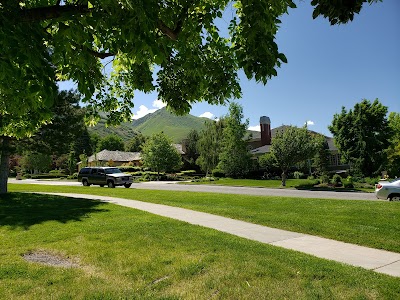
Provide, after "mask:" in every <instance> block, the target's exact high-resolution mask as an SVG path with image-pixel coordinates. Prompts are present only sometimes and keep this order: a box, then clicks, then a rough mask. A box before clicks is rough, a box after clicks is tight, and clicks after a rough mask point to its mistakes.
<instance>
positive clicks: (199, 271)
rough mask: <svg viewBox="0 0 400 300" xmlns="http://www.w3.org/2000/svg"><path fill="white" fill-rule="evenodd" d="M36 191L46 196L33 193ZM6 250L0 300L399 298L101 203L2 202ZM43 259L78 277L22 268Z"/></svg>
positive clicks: (395, 286) (283, 253)
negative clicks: (64, 260)
mask: <svg viewBox="0 0 400 300" xmlns="http://www.w3.org/2000/svg"><path fill="white" fill-rule="evenodd" d="M24 187H26V188H28V186H24ZM34 187H35V188H39V187H41V188H45V186H29V188H34ZM66 188H67V187H55V186H52V187H50V189H52V190H53V191H55V190H58V189H66ZM68 188H70V187H68ZM11 189H13V190H15V189H16V187H15V186H13V187H11ZM80 190H83V188H81V189H76V188H75V191H80ZM87 190H88V191H91V192H99V191H100V190H101V189H100V188H88V189H87ZM102 191H103V193H106V194H109V195H110V194H114V193H117V194H118V193H120V191H121V192H122V191H124V192H129V191H130V192H131V193H132V196H134V194H135V193H136V192H139V191H135V190H125V189H113V190H111V189H102ZM163 193H165V192H163ZM165 194H166V195H167V194H168V193H165ZM186 194H187V193H186ZM150 195H153V197H155V196H156V194H155V193H154V192H153V194H152V193H151V192H149V193H148V196H150ZM169 197H172V194H169ZM192 200H193V199H192ZM219 201H220V200H219ZM264 201H267V199H264ZM338 203H340V201H338ZM0 240H1V247H0V298H1V299H396V298H398V295H399V294H400V278H394V277H390V276H387V275H383V274H378V273H375V272H373V271H368V270H364V269H361V268H355V267H350V266H346V265H342V264H339V263H335V262H331V261H327V260H323V259H318V258H314V257H311V256H309V255H306V254H301V253H298V252H294V251H290V250H285V249H281V248H278V247H273V246H269V245H264V244H261V243H257V242H253V241H248V240H245V239H242V238H238V237H234V236H231V235H228V234H224V233H220V232H217V231H214V230H211V229H207V228H202V227H199V226H193V225H189V224H186V223H184V222H179V221H175V220H171V219H168V218H163V217H159V216H155V215H151V214H149V213H145V212H141V211H138V210H134V209H130V208H125V207H120V206H117V205H113V204H108V203H101V202H98V201H90V200H79V199H71V198H66V197H56V196H48V195H34V194H22V193H17V192H14V193H9V194H7V195H6V196H2V197H1V198H0ZM37 250H40V251H45V252H47V253H49V254H50V253H51V254H53V255H57V256H59V257H68V258H69V259H70V260H73V261H74V262H75V263H76V264H77V267H73V268H57V267H53V266H44V265H41V264H38V263H32V262H27V261H25V260H24V259H23V258H22V255H23V254H25V253H27V252H34V251H37Z"/></svg>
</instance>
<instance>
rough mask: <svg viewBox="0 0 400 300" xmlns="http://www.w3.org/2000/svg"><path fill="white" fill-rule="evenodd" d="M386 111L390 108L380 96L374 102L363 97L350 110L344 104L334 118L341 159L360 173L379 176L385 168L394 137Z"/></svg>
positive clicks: (334, 132) (334, 134) (333, 129)
mask: <svg viewBox="0 0 400 300" xmlns="http://www.w3.org/2000/svg"><path fill="white" fill-rule="evenodd" d="M386 114H387V107H386V106H384V105H382V104H381V103H380V102H379V100H378V99H376V100H375V101H374V102H373V103H371V102H370V101H369V100H366V99H364V100H363V101H361V102H360V103H357V104H356V105H355V106H354V109H350V110H349V111H346V109H345V108H344V107H342V111H341V113H340V114H335V115H334V117H333V121H332V124H331V125H330V126H329V130H330V131H331V132H332V134H333V136H334V138H335V144H336V146H337V147H338V149H339V152H340V153H341V154H342V159H343V160H344V162H346V163H349V164H350V166H351V169H352V172H353V173H354V174H356V175H358V176H372V175H377V174H379V173H380V172H381V171H382V170H384V167H385V164H386V162H387V154H386V149H387V148H388V147H389V145H390V141H389V139H390V137H391V136H392V132H391V130H390V127H389V124H388V120H387V117H386Z"/></svg>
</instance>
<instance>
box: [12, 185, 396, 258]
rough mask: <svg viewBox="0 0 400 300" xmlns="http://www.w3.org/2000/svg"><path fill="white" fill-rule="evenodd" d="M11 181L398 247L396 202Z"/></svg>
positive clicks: (28, 187)
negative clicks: (144, 202) (46, 184)
mask: <svg viewBox="0 0 400 300" xmlns="http://www.w3.org/2000/svg"><path fill="white" fill-rule="evenodd" d="M9 187H10V190H11V191H32V192H34V191H42V192H65V193H85V194H96V195H104V196H114V197H120V198H126V199H135V200H141V201H146V202H152V203H159V204H166V205H171V206H177V207H183V208H188V209H193V210H197V211H203V212H208V213H213V214H216V215H221V216H225V217H230V218H233V219H238V220H243V221H247V222H251V223H256V224H260V225H265V226H270V227H274V228H280V229H286V230H291V231H295V232H301V233H307V234H312V235H317V236H322V237H326V238H331V239H335V240H339V241H344V242H349V243H353V244H359V245H363V246H368V247H372V248H377V249H385V250H389V251H394V252H399V253H400V239H399V232H400V202H389V201H387V202H383V201H360V200H357V201H351V200H332V199H306V198H290V197H266V196H265V197H264V196H249V195H229V194H216V193H194V192H177V191H157V190H140V189H124V188H116V189H109V188H100V187H89V188H88V187H82V186H76V187H72V186H43V185H17V184H14V185H12V184H10V185H9Z"/></svg>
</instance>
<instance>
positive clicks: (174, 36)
mask: <svg viewBox="0 0 400 300" xmlns="http://www.w3.org/2000/svg"><path fill="white" fill-rule="evenodd" d="M157 28H158V29H160V30H161V32H162V33H163V34H165V35H166V36H167V37H169V38H170V39H171V40H173V41H176V40H177V39H178V34H177V33H176V32H175V30H172V29H171V28H169V27H168V26H167V25H165V23H164V22H163V21H161V20H159V21H158V24H157Z"/></svg>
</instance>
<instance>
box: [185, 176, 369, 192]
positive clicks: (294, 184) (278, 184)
mask: <svg viewBox="0 0 400 300" xmlns="http://www.w3.org/2000/svg"><path fill="white" fill-rule="evenodd" d="M317 183H318V181H317V180H315V179H314V180H312V179H287V180H286V186H282V181H281V180H276V179H268V180H257V179H233V178H219V179H218V180H215V181H193V182H182V183H180V184H212V185H225V186H248V187H263V188H279V189H288V188H289V189H293V188H296V189H313V190H339V191H362V192H367V193H372V192H374V189H373V188H349V189H345V188H343V187H338V188H333V187H314V185H316V184H317Z"/></svg>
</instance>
